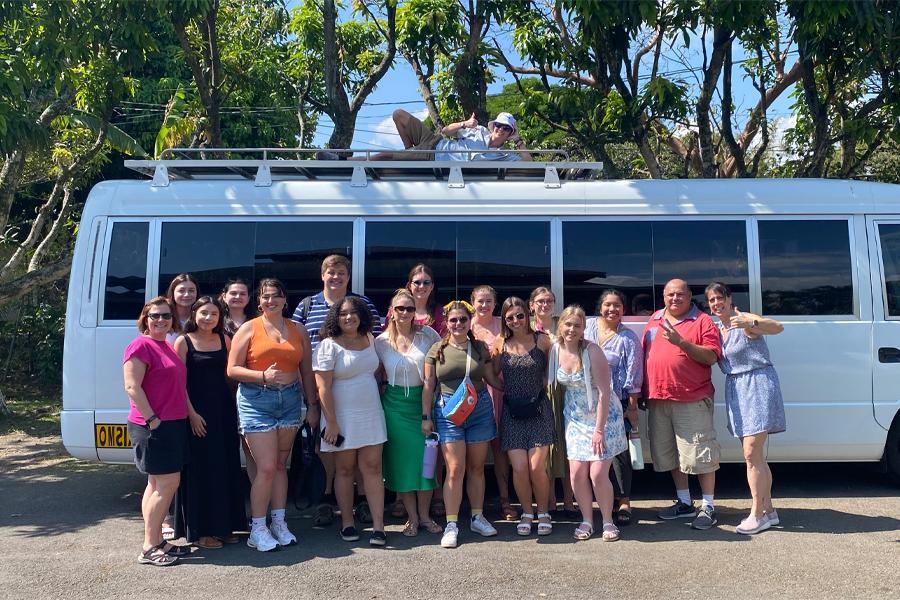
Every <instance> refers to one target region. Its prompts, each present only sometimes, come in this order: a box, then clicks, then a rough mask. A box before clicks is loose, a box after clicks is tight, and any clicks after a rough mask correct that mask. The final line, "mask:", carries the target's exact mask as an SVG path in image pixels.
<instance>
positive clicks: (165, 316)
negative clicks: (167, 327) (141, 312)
mask: <svg viewBox="0 0 900 600" xmlns="http://www.w3.org/2000/svg"><path fill="white" fill-rule="evenodd" d="M147 318H148V319H150V320H151V321H168V320H170V319H171V318H172V313H170V312H168V313H147Z"/></svg>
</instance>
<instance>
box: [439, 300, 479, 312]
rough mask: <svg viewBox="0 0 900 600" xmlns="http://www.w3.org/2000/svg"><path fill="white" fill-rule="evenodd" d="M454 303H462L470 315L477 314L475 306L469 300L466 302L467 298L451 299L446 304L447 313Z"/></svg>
mask: <svg viewBox="0 0 900 600" xmlns="http://www.w3.org/2000/svg"><path fill="white" fill-rule="evenodd" d="M454 304H462V305H463V306H465V307H466V310H467V311H468V313H469V314H470V315H474V314H475V307H474V306H472V305H471V304H469V303H468V302H466V301H465V300H451V301H450V302H448V303H447V304H445V305H444V314H445V315H446V314H447V313H449V312H450V308H451V307H452V306H453V305H454Z"/></svg>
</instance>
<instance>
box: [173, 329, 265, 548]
mask: <svg viewBox="0 0 900 600" xmlns="http://www.w3.org/2000/svg"><path fill="white" fill-rule="evenodd" d="M219 339H220V342H221V347H220V348H219V349H218V350H215V351H212V352H201V351H199V350H196V349H195V348H194V345H193V344H192V343H191V339H190V338H189V337H188V336H184V341H185V342H187V347H188V352H187V390H188V395H189V396H190V399H191V404H193V406H194V410H196V411H197V412H198V413H199V414H200V416H202V417H203V418H204V419H205V420H206V435H205V436H204V437H197V436H196V435H194V434H193V433H191V434H190V438H191V441H190V447H191V454H190V461H189V463H188V464H187V465H186V466H185V467H184V470H183V471H182V472H181V484H180V486H179V487H178V494H177V495H176V498H175V507H176V508H175V536H176V538H177V537H182V536H183V537H184V538H185V539H187V541H189V542H196V541H197V540H199V539H200V538H201V537H204V536H216V537H223V536H227V535H230V534H231V533H232V532H233V531H242V530H244V529H246V527H247V513H246V512H245V507H244V483H243V473H242V472H241V455H240V440H239V438H238V419H237V405H236V404H235V401H234V395H233V394H232V393H231V390H230V389H229V387H228V379H227V377H226V376H225V366H226V363H227V361H228V351H227V350H226V348H225V337H224V336H223V335H222V334H219Z"/></svg>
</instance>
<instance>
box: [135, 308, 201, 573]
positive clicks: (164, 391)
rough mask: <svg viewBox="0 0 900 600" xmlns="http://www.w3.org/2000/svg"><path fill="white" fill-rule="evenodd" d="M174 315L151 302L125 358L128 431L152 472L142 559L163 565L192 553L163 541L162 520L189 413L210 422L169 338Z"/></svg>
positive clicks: (141, 462) (144, 468)
mask: <svg viewBox="0 0 900 600" xmlns="http://www.w3.org/2000/svg"><path fill="white" fill-rule="evenodd" d="M174 316H175V308H174V307H173V305H172V304H171V303H170V302H169V301H168V300H167V299H166V298H165V297H164V296H157V297H156V298H153V299H152V300H150V301H149V302H148V303H147V304H145V305H144V308H143V309H141V316H140V317H139V318H138V321H137V326H138V330H139V331H140V332H141V335H139V336H138V337H137V338H136V339H135V340H134V341H133V342H131V343H130V344H129V345H128V347H127V348H126V349H125V355H124V357H123V363H124V366H123V371H124V379H125V392H126V393H127V394H128V401H129V403H130V404H131V411H130V412H129V413H128V435H129V437H130V438H131V442H132V445H133V446H134V463H135V466H137V468H138V471H140V472H141V473H144V474H145V475H147V487H146V489H145V490H144V497H143V500H142V501H141V512H142V514H143V517H144V545H143V547H142V550H141V553H140V554H139V555H138V562H139V563H141V564H149V565H155V566H160V567H164V566H168V565H171V564H174V563H175V562H177V561H178V557H179V556H184V555H186V554H189V553H190V549H189V548H187V547H186V546H174V545H172V544H170V543H169V542H167V541H165V540H164V539H162V523H163V518H164V517H165V516H166V513H167V511H168V508H169V505H170V503H171V502H172V497H173V496H174V495H175V491H176V490H177V489H178V484H179V481H180V479H181V469H182V467H184V463H185V457H186V449H187V443H188V413H189V412H190V413H192V414H191V415H190V416H191V424H192V425H193V426H195V427H196V428H198V429H202V428H203V427H204V426H205V423H204V422H203V419H202V417H200V416H199V415H197V413H195V412H194V411H193V410H191V408H190V403H189V401H188V396H187V388H186V385H187V369H186V368H185V365H184V363H183V362H182V361H181V358H180V357H179V356H178V353H177V352H175V349H174V348H173V347H172V345H171V344H170V343H169V342H167V341H166V335H168V334H169V333H170V332H171V331H172V330H173V329H174V330H175V331H177V330H178V329H179V328H178V322H177V321H174Z"/></svg>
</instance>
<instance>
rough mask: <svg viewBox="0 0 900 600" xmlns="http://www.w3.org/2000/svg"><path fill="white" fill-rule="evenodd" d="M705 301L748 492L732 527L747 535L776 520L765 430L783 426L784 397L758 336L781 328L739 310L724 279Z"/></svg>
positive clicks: (730, 426)
mask: <svg viewBox="0 0 900 600" xmlns="http://www.w3.org/2000/svg"><path fill="white" fill-rule="evenodd" d="M706 300H707V302H709V309H710V311H711V312H712V314H714V315H715V316H717V317H719V320H720V323H719V328H720V329H721V331H722V358H721V359H720V360H719V368H720V369H722V372H723V373H725V410H726V413H727V415H728V429H729V430H730V431H731V433H732V435H734V436H735V437H737V438H740V440H741V445H742V446H743V449H744V460H745V461H746V462H747V482H748V483H749V484H750V493H751V494H752V495H753V505H752V507H751V509H750V516H748V517H747V518H746V519H744V520H743V521H741V524H740V525H738V526H737V528H736V529H735V531H737V533H742V534H745V535H752V534H754V533H759V532H760V531H765V530H766V529H768V528H769V527H771V526H773V525H777V524H778V523H779V519H778V513H777V512H776V511H775V507H774V506H772V471H771V470H770V469H769V465H768V464H767V463H766V458H765V450H766V440H767V439H768V436H769V434H771V433H778V432H781V431H784V430H785V417H784V400H783V399H782V397H781V385H780V384H779V382H778V374H777V373H776V372H775V368H774V367H773V366H772V361H771V359H770V358H769V347H768V346H767V345H766V340H765V339H764V338H763V336H765V335H775V334H778V333H781V332H782V331H783V330H784V326H783V325H782V324H781V323H779V322H778V321H776V320H774V319H765V318H763V317H760V316H759V315H754V314H752V313H742V312H741V311H740V310H738V309H737V308H736V307H735V306H734V305H733V304H732V301H731V290H730V289H728V286H726V285H725V284H724V283H719V282H713V283H711V284H709V285H708V286H707V287H706Z"/></svg>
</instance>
